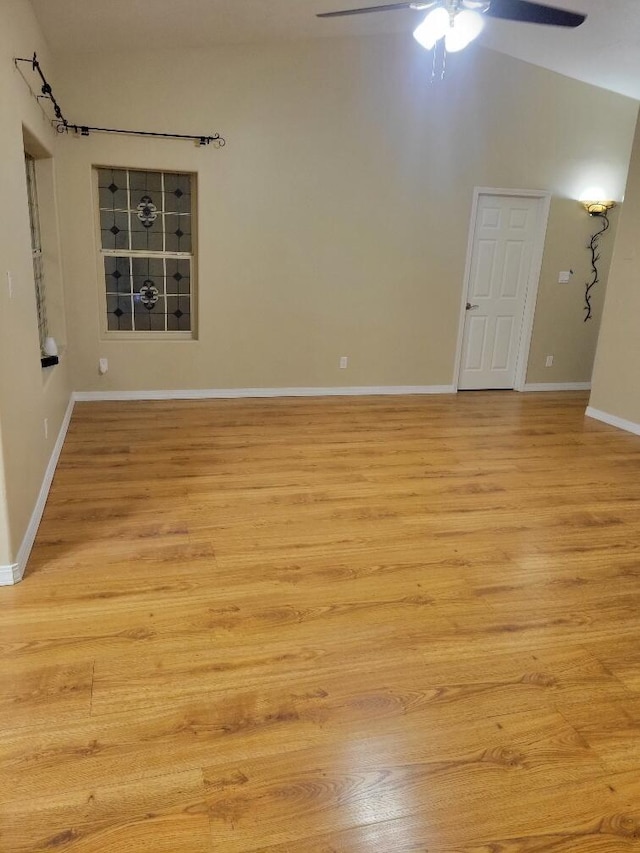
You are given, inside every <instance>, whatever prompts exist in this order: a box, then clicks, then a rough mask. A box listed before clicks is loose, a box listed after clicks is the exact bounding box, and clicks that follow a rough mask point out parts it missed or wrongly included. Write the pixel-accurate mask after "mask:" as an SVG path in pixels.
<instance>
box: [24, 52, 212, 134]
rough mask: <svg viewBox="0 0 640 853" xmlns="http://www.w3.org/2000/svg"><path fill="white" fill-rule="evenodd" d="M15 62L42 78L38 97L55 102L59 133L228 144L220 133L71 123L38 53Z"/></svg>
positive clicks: (54, 108) (54, 107)
mask: <svg viewBox="0 0 640 853" xmlns="http://www.w3.org/2000/svg"><path fill="white" fill-rule="evenodd" d="M14 62H15V63H16V65H17V63H18V62H27V63H29V65H30V66H31V68H32V70H33V71H35V72H36V73H37V74H38V75H39V77H40V79H41V80H42V88H41V92H42V94H41V95H39V96H38V97H41V98H46V99H47V100H49V101H51V103H52V104H53V111H54V114H55V117H56V118H55V122H56V130H57V131H58V133H68V132H69V131H70V130H71V131H73V132H74V133H76V134H78V135H79V136H89V134H90V133H117V134H120V135H124V136H153V137H156V138H160V139H192V140H193V141H194V142H197V143H198V144H199V145H202V146H204V145H209V144H210V143H211V142H213V144H214V147H215V148H222V147H223V146H224V145H225V144H226V143H225V140H224V138H223V137H222V136H220V134H219V133H215V134H213V135H212V136H211V135H209V134H200V133H197V134H195V133H156V132H153V131H150V130H121V129H119V128H115V127H92V126H91V125H87V124H71V123H70V122H68V121H67V119H66V118H65V117H64V115H63V113H62V109H61V107H60V104H59V103H58V102H57V101H56V99H55V96H54V94H53V90H52V88H51V85H50V84H49V82H48V80H47V78H46V77H45V76H44V72H43V71H42V67H41V65H40V63H39V62H38V57H37V55H36V54H35V53H34V54H33V57H32V58H31V59H24V58H23V57H19V56H18V57H16V58H15V59H14Z"/></svg>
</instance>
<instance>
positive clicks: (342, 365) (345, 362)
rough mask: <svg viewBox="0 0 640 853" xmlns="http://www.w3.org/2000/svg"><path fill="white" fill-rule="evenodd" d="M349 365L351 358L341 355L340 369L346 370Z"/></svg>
mask: <svg viewBox="0 0 640 853" xmlns="http://www.w3.org/2000/svg"><path fill="white" fill-rule="evenodd" d="M348 364H349V358H348V357H347V356H346V355H341V356H340V369H341V370H344V369H345V367H347V365H348Z"/></svg>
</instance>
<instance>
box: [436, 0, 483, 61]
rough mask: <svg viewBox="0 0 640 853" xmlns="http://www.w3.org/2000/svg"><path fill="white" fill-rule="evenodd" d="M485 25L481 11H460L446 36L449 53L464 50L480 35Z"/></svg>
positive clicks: (445, 41)
mask: <svg viewBox="0 0 640 853" xmlns="http://www.w3.org/2000/svg"><path fill="white" fill-rule="evenodd" d="M483 26H484V21H483V19H482V16H481V15H480V13H479V12H472V11H471V10H470V9H465V10H464V11H462V12H459V13H458V14H457V15H456V16H455V18H454V19H453V21H452V23H451V26H450V27H449V29H448V30H447V32H446V34H445V37H444V45H445V47H446V49H447V53H455V52H456V51H458V50H463V49H464V48H465V47H466V46H467V45H468V44H469V43H470V42H472V41H473V40H474V39H475V38H477V37H478V36H479V35H480V33H481V32H482V28H483Z"/></svg>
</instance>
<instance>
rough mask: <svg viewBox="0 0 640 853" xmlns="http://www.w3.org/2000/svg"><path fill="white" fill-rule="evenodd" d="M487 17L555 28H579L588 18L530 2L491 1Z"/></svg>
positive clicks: (577, 13)
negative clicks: (547, 25)
mask: <svg viewBox="0 0 640 853" xmlns="http://www.w3.org/2000/svg"><path fill="white" fill-rule="evenodd" d="M485 15H487V16H489V17H491V18H504V19H505V20H507V21H521V22H523V23H525V24H550V25H551V26H554V27H579V26H580V24H581V23H583V21H585V20H586V18H587V16H586V15H582V14H580V13H579V12H568V11H567V10H566V9H557V8H556V7H555V6H545V5H543V4H542V3H532V2H530V0H491V6H489V8H488V9H487V11H486V12H485Z"/></svg>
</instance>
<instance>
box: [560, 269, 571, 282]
mask: <svg viewBox="0 0 640 853" xmlns="http://www.w3.org/2000/svg"><path fill="white" fill-rule="evenodd" d="M571 272H572V270H562V272H559V273H558V284H568V283H569V282H570V281H571Z"/></svg>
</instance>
